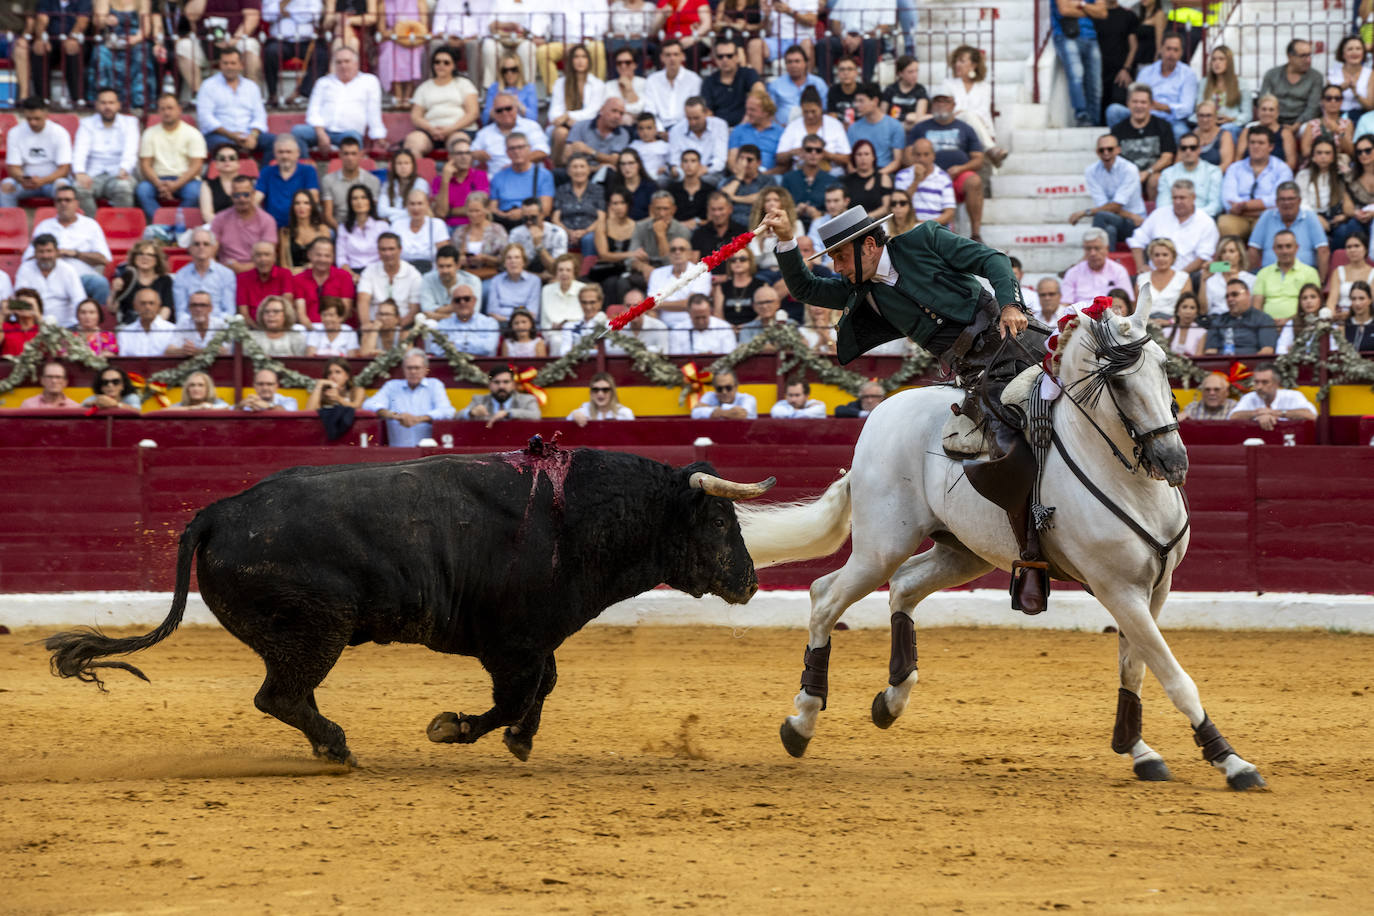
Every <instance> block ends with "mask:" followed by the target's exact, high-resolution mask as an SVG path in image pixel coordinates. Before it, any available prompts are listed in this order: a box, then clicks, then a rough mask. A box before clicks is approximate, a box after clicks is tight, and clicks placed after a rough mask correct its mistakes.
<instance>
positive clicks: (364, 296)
mask: <svg viewBox="0 0 1374 916" xmlns="http://www.w3.org/2000/svg"><path fill="white" fill-rule="evenodd" d="M376 250H377V260H376V261H374V262H373V263H371V264H369V265H367V266H366V267H365V268H363V271H362V273H361V274H360V275H359V276H358V319H359V321H362V322H364V323H367V322H372V321H375V320H376V318H377V309H376V307H375V306H376V304H377V303H380V302H385V301H388V300H389V301H391V302H395V303H396V305H397V306H398V307H399V308H400V309H401V324H403V325H408V324H410V323H411V322H412V321H414V320H415V316H416V315H417V314H419V312H420V287H421V285H422V284H423V282H424V278H422V277H421V276H420V272H419V271H418V270H416V269H415V268H414V267H411V266H410V265H409V264H407V263H406V262H405V261H403V260H401V238H400V236H398V235H397V234H396V233H394V232H383V233H382V234H381V235H380V236H378V237H377V249H376Z"/></svg>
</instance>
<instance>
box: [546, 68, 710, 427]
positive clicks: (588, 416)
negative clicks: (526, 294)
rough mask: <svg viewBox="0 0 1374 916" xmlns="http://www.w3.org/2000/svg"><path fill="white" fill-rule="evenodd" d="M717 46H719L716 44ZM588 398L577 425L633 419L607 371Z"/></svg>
mask: <svg viewBox="0 0 1374 916" xmlns="http://www.w3.org/2000/svg"><path fill="white" fill-rule="evenodd" d="M717 47H719V46H717ZM588 386H589V387H588V389H587V390H588V398H587V400H585V401H583V402H582V404H581V406H579V407H578V408H577V409H576V410H574V411H573V412H572V413H570V414H568V417H567V418H568V419H569V420H572V421H573V422H574V423H576V424H577V425H578V426H586V425H587V424H588V423H590V422H592V421H593V420H633V419H634V418H635V414H634V411H633V410H631V409H630V408H628V407H626V406H625V405H624V404H622V403H620V398H619V397H617V395H616V390H615V378H614V377H613V376H612V375H611V374H610V373H609V372H598V373H597V374H596V375H593V376H592V378H591V381H590V382H588Z"/></svg>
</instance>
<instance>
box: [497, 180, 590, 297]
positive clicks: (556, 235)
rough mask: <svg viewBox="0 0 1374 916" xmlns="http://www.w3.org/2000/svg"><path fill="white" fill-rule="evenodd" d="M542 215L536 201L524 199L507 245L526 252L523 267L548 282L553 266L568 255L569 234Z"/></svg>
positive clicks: (541, 209)
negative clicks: (526, 264) (515, 246)
mask: <svg viewBox="0 0 1374 916" xmlns="http://www.w3.org/2000/svg"><path fill="white" fill-rule="evenodd" d="M543 214H544V211H543V206H542V205H541V204H540V202H539V201H538V200H537V199H536V198H533V197H529V198H526V199H525V202H524V203H523V204H521V206H520V222H519V223H518V224H517V225H516V226H515V228H514V229H512V230H511V233H510V243H511V244H512V245H519V246H520V247H521V248H523V249H525V261H526V263H528V264H530V265H531V267H532V268H534V269H535V271H536V272H537V273H539V275H540V277H541V279H551V278H552V277H553V268H554V262H555V261H556V260H557V259H558V258H561V257H562V256H563V255H565V254H567V253H568V234H567V233H566V232H564V231H563V230H562V229H561V228H559V227H558V226H557V225H555V224H554V223H551V222H549V221H548V220H547V219H545V218H544V215H543ZM579 263H580V261H579ZM574 272H575V271H574Z"/></svg>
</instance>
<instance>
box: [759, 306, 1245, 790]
mask: <svg viewBox="0 0 1374 916" xmlns="http://www.w3.org/2000/svg"><path fill="white" fill-rule="evenodd" d="M1146 311H1147V309H1146V308H1145V307H1141V308H1139V309H1138V310H1137V316H1138V317H1136V318H1132V319H1126V318H1120V317H1117V316H1115V315H1113V314H1112V313H1110V312H1108V313H1107V314H1106V315H1105V316H1101V317H1099V318H1098V319H1096V320H1094V319H1093V318H1091V317H1089V316H1087V315H1079V316H1077V317H1075V318H1072V319H1070V321H1069V322H1068V324H1067V325H1066V326H1065V327H1064V329H1063V330H1062V331H1061V333H1060V337H1059V339H1058V341H1057V348H1056V349H1055V356H1054V359H1055V360H1056V361H1057V374H1058V377H1059V379H1060V382H1061V384H1062V386H1063V392H1062V393H1061V394H1060V396H1059V397H1058V399H1057V401H1056V402H1055V405H1054V408H1053V412H1052V415H1051V419H1052V424H1053V431H1054V437H1055V439H1056V440H1057V441H1056V442H1054V444H1053V445H1052V446H1051V447H1050V448H1049V450H1048V454H1047V461H1046V463H1045V465H1044V469H1043V477H1042V487H1041V491H1040V497H1041V499H1040V502H1041V503H1042V504H1043V505H1045V506H1052V507H1054V508H1055V512H1054V514H1053V516H1052V520H1051V523H1052V527H1049V528H1047V529H1046V530H1043V531H1042V532H1041V546H1042V549H1043V551H1044V554H1045V557H1046V559H1047V560H1048V561H1049V562H1050V564H1051V569H1052V570H1053V571H1054V574H1055V577H1056V578H1068V579H1071V580H1076V581H1078V582H1081V583H1083V584H1084V585H1085V586H1086V587H1087V588H1088V589H1089V590H1090V591H1091V593H1092V594H1093V595H1094V596H1096V597H1097V599H1098V600H1099V601H1101V602H1102V604H1103V605H1104V606H1105V607H1106V608H1107V610H1108V611H1110V612H1111V614H1112V616H1113V617H1114V618H1116V622H1117V626H1118V632H1119V634H1120V636H1119V653H1120V674H1121V688H1120V691H1119V692H1118V705H1117V717H1116V727H1115V730H1114V733H1113V739H1112V749H1113V750H1114V751H1115V752H1117V753H1118V754H1123V755H1125V754H1129V755H1130V757H1131V759H1132V763H1133V768H1134V771H1135V773H1136V775H1137V777H1138V778H1140V779H1142V780H1151V781H1154V780H1167V779H1170V778H1172V777H1171V775H1170V773H1169V769H1168V767H1167V766H1166V765H1165V764H1164V760H1163V758H1161V757H1160V755H1159V754H1157V753H1156V752H1155V751H1154V750H1152V749H1151V748H1150V746H1149V745H1147V744H1146V743H1145V742H1144V740H1142V738H1141V734H1140V722H1141V708H1140V688H1141V684H1142V683H1143V681H1144V677H1145V668H1146V667H1147V666H1148V667H1149V669H1150V670H1151V671H1152V672H1153V673H1154V675H1155V677H1157V678H1158V679H1159V682H1160V683H1161V684H1162V685H1163V687H1164V690H1165V693H1167V694H1168V696H1169V699H1170V700H1172V701H1173V703H1174V705H1175V706H1176V707H1178V709H1179V711H1181V712H1182V713H1183V714H1184V715H1186V716H1187V717H1188V721H1189V722H1190V723H1191V724H1192V726H1193V731H1194V740H1195V741H1196V743H1197V744H1198V745H1199V747H1201V748H1202V755H1203V758H1204V759H1205V760H1207V761H1208V762H1209V763H1211V764H1212V765H1213V766H1214V767H1216V768H1217V769H1219V770H1221V771H1222V772H1223V773H1225V775H1226V781H1227V783H1228V784H1229V785H1230V786H1231V787H1232V788H1234V789H1249V788H1254V787H1261V786H1264V784H1265V783H1264V780H1263V778H1262V777H1261V776H1260V774H1259V771H1258V770H1257V769H1256V768H1255V767H1254V766H1253V765H1252V764H1250V763H1248V762H1246V761H1245V760H1243V759H1242V758H1241V757H1240V755H1238V754H1237V753H1235V751H1234V750H1232V748H1231V746H1230V745H1229V744H1228V743H1227V742H1226V739H1225V738H1223V737H1222V735H1221V733H1220V731H1219V730H1218V729H1217V727H1216V726H1215V725H1213V724H1212V721H1211V719H1209V718H1208V717H1207V714H1206V712H1205V711H1204V710H1203V706H1202V701H1201V700H1200V699H1199V697H1198V691H1197V687H1196V686H1195V685H1194V684H1193V681H1192V679H1191V678H1190V677H1189V676H1188V674H1187V673H1186V672H1185V671H1184V670H1183V668H1182V667H1180V666H1179V663H1178V662H1177V661H1176V660H1175V658H1174V656H1173V653H1172V652H1170V650H1169V646H1168V645H1167V644H1166V643H1165V641H1164V637H1163V636H1162V635H1161V634H1160V632H1159V627H1158V626H1157V625H1156V618H1157V617H1158V616H1159V612H1160V609H1161V608H1162V607H1163V606H1164V600H1165V598H1167V597H1168V594H1169V586H1170V582H1171V579H1172V575H1173V571H1174V569H1175V568H1176V567H1177V566H1178V564H1179V562H1180V561H1182V559H1183V555H1184V552H1185V551H1186V549H1187V547H1188V537H1187V528H1188V509H1187V505H1186V502H1185V501H1184V499H1183V496H1182V493H1181V491H1179V490H1176V489H1171V488H1175V487H1178V486H1179V485H1180V484H1182V483H1183V481H1184V478H1185V477H1186V475H1187V471H1188V456H1187V452H1186V451H1185V449H1184V446H1183V442H1182V440H1181V439H1180V438H1179V434H1178V424H1177V422H1176V421H1175V417H1176V416H1177V412H1178V405H1177V403H1176V402H1175V401H1174V398H1173V394H1172V392H1171V391H1170V388H1169V382H1168V377H1167V375H1166V373H1165V370H1164V362H1165V357H1164V352H1163V350H1161V349H1160V347H1159V346H1158V345H1157V344H1155V343H1154V342H1153V341H1151V340H1150V339H1149V338H1148V336H1147V335H1146V332H1145V328H1144V321H1143V315H1144V314H1145V312H1146ZM1055 343H1056V341H1055V339H1054V338H1052V339H1051V345H1054V344H1055ZM1103 394H1106V395H1107V396H1106V397H1103ZM962 398H963V394H962V392H960V391H959V390H958V389H957V388H952V387H948V386H940V387H930V388H920V389H912V390H908V391H904V392H901V393H900V394H897V395H895V396H894V397H892V398H889V399H888V400H887V401H885V402H883V403H882V404H881V405H880V406H879V407H878V408H877V409H876V410H875V411H873V413H872V415H871V416H870V417H869V418H868V422H867V424H866V425H865V427H864V430H863V433H862V434H861V435H860V437H859V441H858V444H857V446H856V447H855V450H854V466H853V469H852V470H851V471H850V473H849V474H848V475H847V476H845V477H843V478H841V479H840V480H839V481H837V482H836V483H834V484H832V485H831V486H830V487H829V489H827V491H826V492H825V493H824V494H823V495H822V496H820V497H819V498H818V499H816V500H814V501H811V502H801V503H791V504H786V505H782V506H772V507H769V506H750V507H746V506H737V507H736V512H737V514H738V515H739V518H740V524H741V526H742V528H743V532H744V540H745V544H746V545H747V546H748V548H749V552H750V554H751V556H752V557H753V559H754V564H755V566H757V567H763V566H768V565H772V564H776V563H783V562H787V561H791V560H801V559H809V558H813V557H821V556H827V555H829V554H831V553H833V552H834V551H836V550H838V549H839V548H840V547H841V546H842V545H843V544H844V541H845V538H846V537H847V536H849V535H850V534H851V532H852V535H853V552H852V554H851V556H850V558H849V561H848V562H847V563H845V565H844V566H843V567H842V568H841V569H839V570H838V571H836V572H833V573H830V574H829V575H826V576H822V577H821V578H819V579H817V580H816V581H815V582H814V583H812V585H811V625H810V639H809V641H808V643H807V650H806V655H805V658H804V673H803V675H802V690H801V692H800V693H798V694H797V697H796V700H795V703H796V708H797V714H796V715H794V716H790V717H789V718H788V719H787V720H786V721H784V722H783V725H782V730H781V733H782V741H783V745H784V747H785V748H786V749H787V751H788V752H789V753H790V754H792V755H793V756H794V757H800V756H801V755H802V754H803V753H804V752H805V750H806V745H807V743H808V742H809V741H810V740H811V738H812V736H813V735H814V734H815V730H816V720H817V718H818V716H819V713H820V712H821V710H823V709H824V708H825V698H826V691H827V683H826V676H827V667H828V663H829V652H830V633H831V630H832V629H834V626H835V624H836V622H837V621H838V620H839V619H840V616H841V615H842V614H843V613H844V612H845V610H846V609H847V608H848V607H849V606H850V605H852V604H853V603H854V602H855V601H858V600H859V599H860V598H862V597H864V596H865V595H867V594H869V593H870V592H873V591H874V590H876V589H877V588H878V587H879V586H881V585H882V584H883V583H884V582H890V585H891V592H890V595H889V599H888V603H889V607H890V608H891V611H892V634H893V645H892V665H891V672H890V674H891V676H890V678H889V686H888V687H887V688H886V689H885V690H882V691H880V692H879V693H878V695H877V696H876V697H874V700H873V708H872V717H873V722H874V724H876V725H878V726H879V727H880V728H887V727H888V726H889V725H891V724H892V722H893V721H895V720H896V718H897V717H898V716H900V715H901V714H902V712H903V711H904V710H905V709H906V705H907V702H908V700H909V699H910V696H911V690H912V688H913V687H915V686H916V679H917V675H916V644H915V630H914V622H913V618H912V615H913V612H914V611H915V608H916V605H917V604H918V603H919V602H920V601H921V600H922V599H923V598H925V597H926V596H928V595H930V594H933V593H934V592H936V591H939V590H941V589H946V588H952V587H954V586H958V585H962V584H963V583H965V582H968V581H970V580H972V579H975V578H977V577H978V576H981V575H983V574H984V573H987V572H989V571H990V570H992V569H993V567H997V568H999V569H1003V570H1010V569H1011V568H1012V563H1013V561H1015V560H1017V559H1018V550H1017V545H1016V541H1015V539H1014V537H1013V535H1012V532H1011V529H1010V526H1009V525H1008V522H1007V516H1006V514H1005V513H1004V512H1003V511H1002V510H1001V509H999V508H998V507H996V506H995V505H993V504H992V503H991V502H988V501H987V500H986V499H984V498H983V497H982V496H980V495H979V494H978V493H976V492H975V491H974V490H973V488H972V487H971V486H970V485H969V483H968V481H967V480H966V479H965V477H964V472H963V469H962V466H961V464H960V462H958V461H955V460H951V459H950V458H948V457H946V455H945V454H944V452H943V450H942V449H941V445H940V443H941V427H942V424H943V423H944V422H945V420H946V418H948V417H949V416H950V405H951V404H955V403H960V402H961V401H962ZM1127 456H1134V457H1127ZM1085 481H1086V482H1085ZM1090 487H1091V488H1096V490H1097V491H1098V492H1097V493H1094V492H1093V491H1092V489H1090ZM926 538H932V539H934V541H935V546H933V547H931V548H930V549H929V550H926V551H924V552H922V553H920V554H916V555H915V556H912V554H913V552H914V551H915V550H916V548H917V547H918V546H919V545H920V544H921V542H922V541H924V540H925V539H926ZM1009 613H1010V611H1009Z"/></svg>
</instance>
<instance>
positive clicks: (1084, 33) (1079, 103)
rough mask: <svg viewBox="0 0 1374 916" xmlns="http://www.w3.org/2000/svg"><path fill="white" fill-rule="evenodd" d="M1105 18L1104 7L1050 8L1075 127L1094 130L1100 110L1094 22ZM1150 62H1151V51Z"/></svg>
mask: <svg viewBox="0 0 1374 916" xmlns="http://www.w3.org/2000/svg"><path fill="white" fill-rule="evenodd" d="M1106 15H1107V8H1106V6H1105V5H1104V4H1102V3H1096V2H1094V3H1089V2H1087V0H1055V2H1054V3H1051V4H1050V38H1051V40H1052V41H1053V42H1054V51H1055V53H1056V54H1057V55H1059V62H1060V63H1061V64H1063V65H1064V75H1065V76H1066V77H1067V79H1066V80H1065V82H1067V83H1068V87H1069V104H1070V105H1072V106H1073V116H1074V119H1075V121H1077V124H1078V126H1079V127H1093V126H1096V125H1097V123H1098V120H1097V119H1098V113H1099V112H1100V111H1101V110H1102V50H1101V49H1100V48H1099V47H1098V46H1097V31H1096V27H1095V20H1099V19H1103V18H1105V17H1106ZM1140 59H1143V58H1140ZM1150 59H1151V60H1153V59H1154V55H1153V49H1152V51H1151V56H1150Z"/></svg>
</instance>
